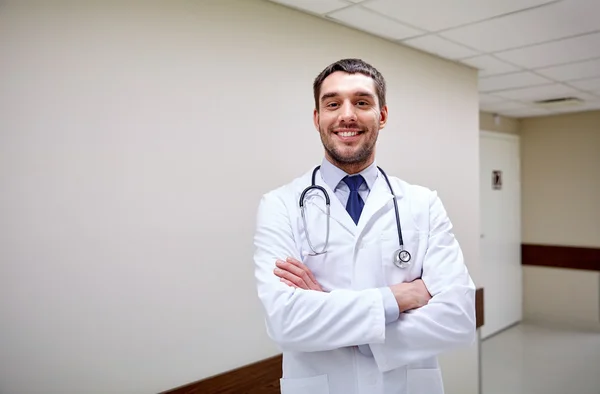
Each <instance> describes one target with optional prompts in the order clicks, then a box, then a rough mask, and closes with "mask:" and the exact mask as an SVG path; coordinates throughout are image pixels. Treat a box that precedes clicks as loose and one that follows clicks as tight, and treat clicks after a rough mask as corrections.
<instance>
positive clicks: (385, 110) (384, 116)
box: [379, 105, 388, 130]
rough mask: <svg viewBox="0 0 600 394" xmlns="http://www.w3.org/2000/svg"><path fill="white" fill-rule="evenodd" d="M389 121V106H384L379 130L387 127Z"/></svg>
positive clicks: (380, 115)
mask: <svg viewBox="0 0 600 394" xmlns="http://www.w3.org/2000/svg"><path fill="white" fill-rule="evenodd" d="M387 120H388V107H387V105H384V106H383V107H382V108H381V109H380V110H379V129H380V130H381V129H383V128H384V127H385V125H386V124H387Z"/></svg>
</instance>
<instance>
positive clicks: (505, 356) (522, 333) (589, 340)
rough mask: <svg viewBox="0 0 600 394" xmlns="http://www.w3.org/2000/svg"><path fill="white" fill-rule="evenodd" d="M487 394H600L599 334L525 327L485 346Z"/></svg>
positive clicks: (532, 326) (484, 377)
mask: <svg viewBox="0 0 600 394" xmlns="http://www.w3.org/2000/svg"><path fill="white" fill-rule="evenodd" d="M482 376H483V377H482V379H483V394H567V393H570V394H600V332H596V333H594V332H583V331H569V330H565V329H559V328H548V327H543V326H534V325H530V324H521V325H517V326H515V327H512V328H510V329H508V330H506V331H504V332H502V333H500V334H498V335H496V336H493V337H491V338H489V339H487V340H485V341H483V344H482Z"/></svg>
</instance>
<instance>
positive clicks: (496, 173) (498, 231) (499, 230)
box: [479, 131, 523, 339]
mask: <svg viewBox="0 0 600 394" xmlns="http://www.w3.org/2000/svg"><path fill="white" fill-rule="evenodd" d="M479 141H480V143H479V144H480V145H479V148H480V149H479V152H480V156H479V168H480V186H479V187H480V201H481V238H480V251H481V252H480V253H481V263H482V267H483V271H482V273H483V275H482V279H483V287H484V289H485V299H484V303H485V308H484V310H485V325H484V326H483V327H482V328H481V337H482V339H485V338H487V337H489V336H491V335H494V334H496V333H498V332H500V331H502V330H504V329H506V328H508V327H510V326H512V325H514V324H516V323H518V322H520V321H521V320H522V316H523V289H522V283H523V280H522V277H523V273H522V267H521V182H520V179H521V175H520V157H519V136H517V135H511V134H504V133H497V132H490V131H481V132H480V140H479Z"/></svg>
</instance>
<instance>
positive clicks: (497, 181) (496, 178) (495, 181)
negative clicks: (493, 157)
mask: <svg viewBox="0 0 600 394" xmlns="http://www.w3.org/2000/svg"><path fill="white" fill-rule="evenodd" d="M492 189H493V190H501V189H502V171H499V170H496V171H492Z"/></svg>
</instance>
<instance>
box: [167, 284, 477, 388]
mask: <svg viewBox="0 0 600 394" xmlns="http://www.w3.org/2000/svg"><path fill="white" fill-rule="evenodd" d="M475 315H476V321H477V324H476V325H477V328H479V327H481V326H482V325H483V324H484V310H483V288H479V289H477V291H476V293H475ZM281 362H282V357H281V355H277V356H275V357H271V358H268V359H266V360H262V361H258V362H256V363H253V364H250V365H247V366H244V367H241V368H237V369H235V370H233V371H229V372H224V373H222V374H219V375H216V376H213V377H210V378H207V379H203V380H200V381H198V382H194V383H190V384H187V385H185V386H181V387H178V388H175V389H172V390H168V391H164V392H162V393H160V394H280V388H279V379H281ZM309 394H310V393H309Z"/></svg>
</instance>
